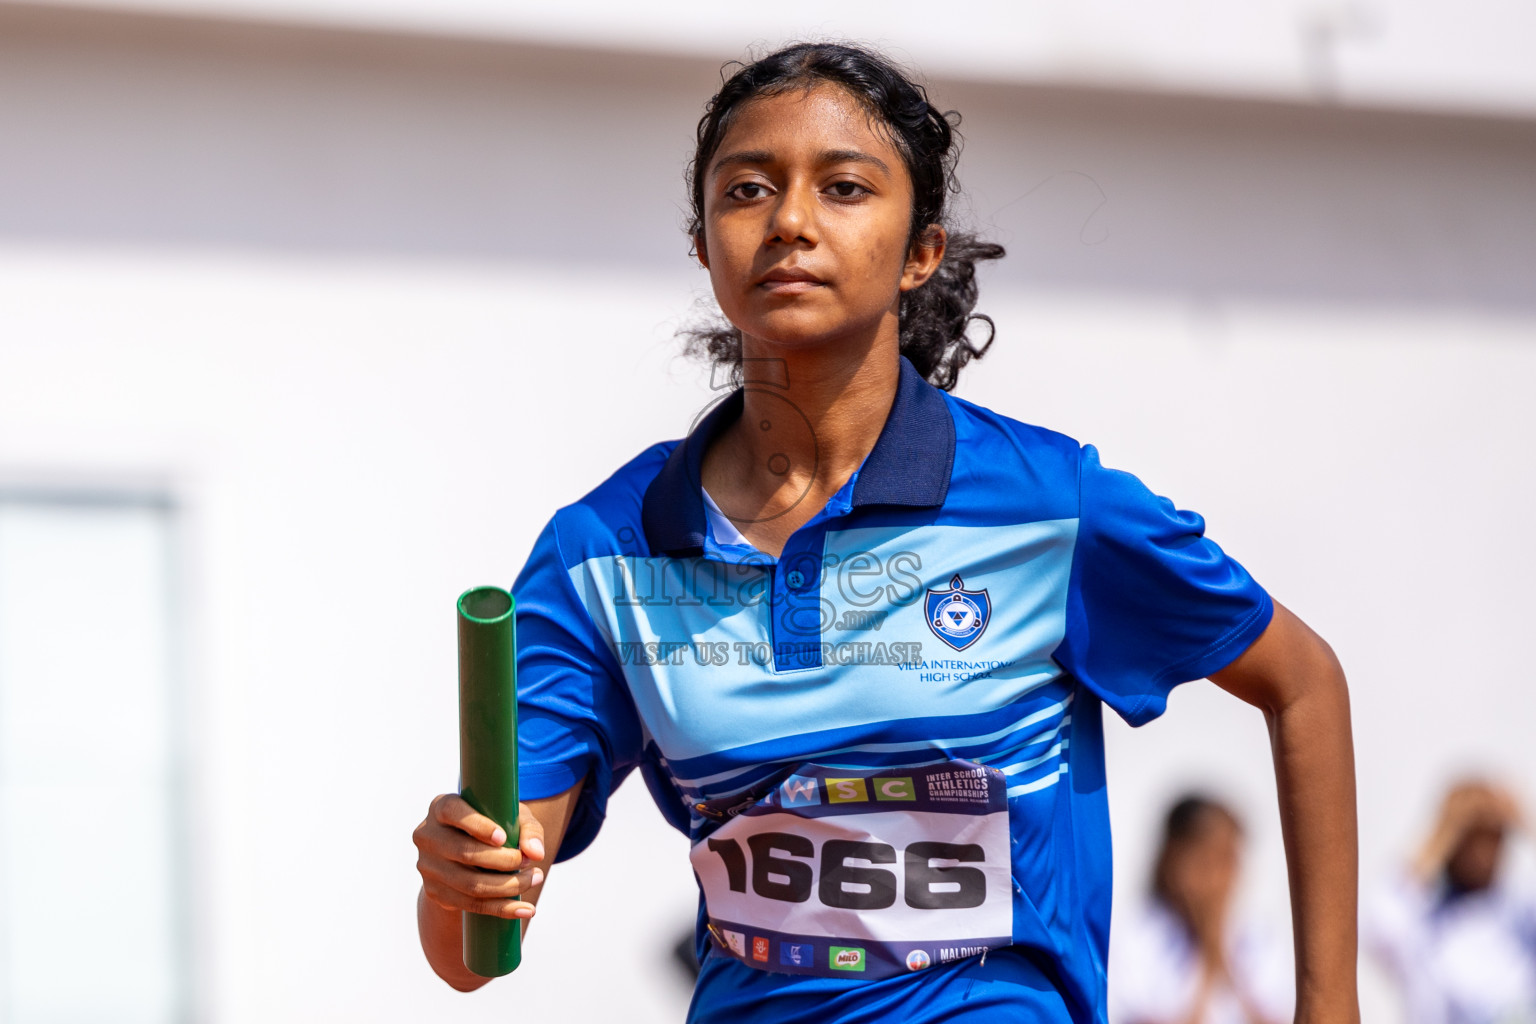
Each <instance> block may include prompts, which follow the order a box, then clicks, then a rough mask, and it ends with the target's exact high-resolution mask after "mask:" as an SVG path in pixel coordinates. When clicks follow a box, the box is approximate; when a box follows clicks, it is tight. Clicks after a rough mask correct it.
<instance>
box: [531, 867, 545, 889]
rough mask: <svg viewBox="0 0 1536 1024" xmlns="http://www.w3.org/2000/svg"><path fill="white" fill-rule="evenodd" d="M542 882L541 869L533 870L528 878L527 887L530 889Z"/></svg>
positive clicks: (542, 873) (542, 872)
mask: <svg viewBox="0 0 1536 1024" xmlns="http://www.w3.org/2000/svg"><path fill="white" fill-rule="evenodd" d="M542 881H544V871H543V869H542V868H534V869H533V872H532V873H531V874H530V875H529V876H528V887H529V888H530V889H531V888H533V887H534V886H536V885H538V884H539V883H540V882H542Z"/></svg>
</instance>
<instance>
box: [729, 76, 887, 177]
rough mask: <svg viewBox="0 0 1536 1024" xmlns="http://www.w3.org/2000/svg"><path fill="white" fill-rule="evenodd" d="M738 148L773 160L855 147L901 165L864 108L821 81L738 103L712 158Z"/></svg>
mask: <svg viewBox="0 0 1536 1024" xmlns="http://www.w3.org/2000/svg"><path fill="white" fill-rule="evenodd" d="M740 150H766V151H768V152H770V153H772V154H773V156H774V157H775V158H777V159H781V160H789V159H794V158H795V157H797V156H803V155H812V154H816V153H821V152H827V151H839V150H860V151H862V152H865V153H868V154H869V155H871V156H875V157H879V158H880V159H881V160H884V161H885V162H886V164H887V165H888V166H890V167H891V168H892V169H893V170H894V169H895V168H897V167H901V166H904V164H903V163H902V160H901V155H900V153H898V152H897V150H896V147H895V146H893V145H892V144H891V141H890V138H889V136H888V135H887V133H886V132H885V131H884V130H883V126H882V125H880V124H879V122H878V120H877V119H876V118H874V117H872V116H871V115H870V112H869V110H868V109H867V108H866V107H865V106H864V105H863V104H861V103H860V102H859V101H858V100H857V99H855V98H854V97H853V95H852V94H851V93H849V92H848V91H847V90H846V89H843V88H842V87H841V86H837V85H832V84H829V83H820V84H817V85H813V86H810V87H809V88H806V87H801V86H791V87H790V88H789V89H787V90H785V91H783V92H778V93H771V94H769V95H767V96H758V97H756V98H754V99H751V100H748V101H747V102H746V103H744V104H742V106H741V107H740V109H738V110H737V111H736V114H735V116H734V117H733V118H732V119H731V125H730V127H729V128H728V129H727V130H726V133H725V136H724V137H723V138H722V139H721V140H720V146H719V148H718V149H716V151H715V159H716V160H718V159H719V158H720V157H722V156H725V155H727V154H730V153H733V152H737V151H740Z"/></svg>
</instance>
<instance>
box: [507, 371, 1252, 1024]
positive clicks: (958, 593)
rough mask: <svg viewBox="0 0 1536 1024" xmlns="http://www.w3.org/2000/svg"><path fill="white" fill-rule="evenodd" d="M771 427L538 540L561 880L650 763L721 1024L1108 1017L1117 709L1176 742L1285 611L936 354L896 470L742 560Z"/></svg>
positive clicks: (537, 699)
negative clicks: (685, 857) (747, 468)
mask: <svg viewBox="0 0 1536 1024" xmlns="http://www.w3.org/2000/svg"><path fill="white" fill-rule="evenodd" d="M755 386H758V385H752V384H749V385H748V388H751V387H755ZM742 408H743V394H742V392H741V391H737V392H736V393H734V394H733V395H731V396H730V397H729V398H727V399H726V400H724V401H722V402H721V403H720V404H719V405H717V406H716V407H715V408H714V409H713V410H712V411H711V412H710V413H709V414H708V415H707V416H705V417H704V419H703V420H702V421H701V422H700V423H699V425H698V427H697V429H695V430H694V431H693V433H691V434H690V435H689V436H688V437H687V438H685V439H683V440H682V441H669V442H664V443H661V444H657V445H654V446H653V447H651V448H648V449H646V450H645V451H644V452H642V453H641V454H640V455H639V456H637V457H636V458H635V459H633V460H632V461H630V462H629V463H628V464H626V465H625V466H623V467H622V468H620V469H619V470H618V472H616V473H615V474H614V475H613V476H611V477H610V478H609V479H608V480H606V481H605V482H603V483H602V484H601V485H600V486H599V487H597V488H596V489H595V490H593V491H592V492H591V493H590V494H588V495H587V496H586V497H584V498H582V499H581V500H580V501H578V502H576V503H575V504H573V505H570V506H567V507H565V508H563V509H560V510H559V511H558V512H557V513H556V514H555V515H554V517H553V519H551V520H550V522H549V524H548V525H547V526H546V527H545V529H544V531H543V533H542V534H541V535H540V537H539V539H538V541H537V542H536V544H535V546H534V550H533V552H532V554H531V556H530V558H529V560H528V563H527V565H526V566H525V568H524V569H523V571H522V573H521V574H520V575H519V577H518V579H517V581H516V583H515V584H514V588H513V589H514V593H515V595H516V598H517V641H518V688H519V692H518V711H519V717H520V724H519V748H520V757H521V785H522V793H523V797H524V799H538V798H541V797H548V796H553V795H555V794H558V793H561V792H563V791H565V790H566V789H568V788H570V787H571V786H573V785H576V784H577V783H578V782H582V780H585V782H584V784H583V790H582V795H581V799H580V802H579V805H578V807H577V810H576V814H575V818H574V820H573V822H572V824H571V828H570V831H569V833H568V834H567V836H566V839H565V841H564V843H563V845H562V847H561V849H560V853H559V857H560V859H562V860H563V859H565V858H568V857H571V856H574V855H576V854H578V853H579V852H581V850H583V849H584V848H585V847H586V846H587V845H588V844H589V843H590V842H591V841H592V839H593V838H594V837H595V836H596V834H597V832H598V829H599V828H600V826H601V824H602V821H603V816H604V812H605V808H606V805H607V802H608V798H609V795H610V794H611V793H612V792H613V790H614V787H616V786H617V785H619V783H620V782H622V781H623V780H624V778H625V777H627V776H628V775H629V774H630V773H631V772H632V771H634V770H635V769H639V771H640V774H641V776H642V777H643V778H644V779H645V781H646V784H647V786H648V787H649V788H650V791H651V794H652V796H653V797H654V798H655V801H656V804H657V806H658V807H659V808H660V810H661V813H662V814H663V815H664V816H665V818H666V819H667V821H669V822H670V823H671V824H672V825H674V826H675V827H676V828H678V829H679V830H680V831H682V832H684V833H686V834H687V835H688V836H689V838H690V840H691V841H692V842H693V844H694V849H695V854H694V865H695V872H696V874H697V875H698V876H699V878H700V882H701V886H703V887H705V889H706V890H707V891H708V893H709V898H708V899H707V900H706V899H704V898H703V897H702V896H701V907H700V929H699V949H700V953H701V957H702V972H701V975H700V978H699V983H698V987H697V989H696V991H695V996H694V1004H693V1008H692V1011H691V1014H690V1019H696V1020H731V1021H733V1022H741V1024H745V1022H753V1021H759V1020H761V1021H765V1022H768V1021H771V1022H773V1024H789V1022H792V1021H801V1020H804V1021H826V1020H833V1019H836V1020H849V1021H854V1020H871V1021H874V1020H883V1019H890V1018H892V1017H897V1016H900V1017H902V1018H904V1019H907V1020H909V1021H924V1020H957V1019H969V1018H970V1016H975V1018H976V1019H978V1020H980V1019H996V1018H997V1015H998V1014H999V1013H1001V1012H1004V1011H1006V1012H1011V1013H1015V1014H1019V1013H1025V1014H1032V1016H1021V1017H1019V1018H1018V1019H1028V1020H1037V1021H1042V1022H1044V1021H1051V1022H1055V1021H1062V1022H1065V1021H1072V1022H1100V1024H1102V1022H1103V1021H1104V1020H1105V1009H1104V1001H1105V995H1104V993H1105V978H1104V972H1105V964H1106V962H1107V946H1108V933H1109V908H1110V876H1111V856H1110V836H1109V817H1108V804H1107V800H1106V796H1105V780H1104V755H1103V738H1102V723H1101V708H1102V706H1103V705H1106V704H1107V705H1108V706H1109V707H1110V708H1112V709H1113V710H1114V711H1115V712H1116V713H1118V714H1119V715H1120V716H1121V717H1122V718H1124V719H1125V720H1127V721H1128V722H1130V723H1131V724H1133V725H1139V724H1141V723H1143V722H1146V721H1149V720H1150V719H1152V718H1155V717H1157V716H1158V715H1159V714H1161V713H1162V711H1163V709H1164V707H1165V705H1166V701H1167V697H1168V693H1169V691H1170V690H1171V689H1172V688H1173V687H1174V686H1175V685H1177V684H1178V683H1181V682H1184V681H1186V680H1191V679H1198V678H1201V677H1204V676H1207V675H1209V674H1211V673H1213V672H1215V671H1217V670H1219V669H1221V668H1223V667H1225V666H1226V665H1228V664H1229V663H1230V662H1231V661H1232V660H1233V659H1234V658H1236V657H1237V655H1238V654H1240V653H1241V652H1242V651H1243V650H1245V649H1246V648H1247V647H1248V645H1249V644H1250V643H1252V642H1253V641H1254V640H1255V639H1256V638H1257V637H1258V636H1259V634H1260V633H1262V632H1263V630H1264V629H1265V627H1266V626H1267V625H1268V623H1269V620H1270V617H1271V614H1272V604H1271V602H1270V599H1269V597H1268V596H1267V595H1266V594H1265V592H1264V591H1263V589H1262V588H1260V587H1259V586H1258V585H1257V584H1256V583H1255V582H1254V581H1253V579H1252V578H1251V577H1250V576H1249V575H1248V573H1247V572H1246V571H1245V570H1244V569H1243V568H1242V566H1240V565H1239V564H1238V563H1237V562H1235V561H1234V560H1233V559H1231V558H1230V557H1228V556H1227V555H1226V554H1224V553H1223V552H1222V550H1221V549H1220V548H1218V547H1217V546H1216V544H1215V543H1214V542H1212V541H1210V540H1209V539H1207V538H1206V537H1205V535H1204V525H1205V524H1204V522H1203V520H1202V519H1201V517H1200V516H1198V515H1195V514H1194V513H1191V512H1186V511H1180V510H1178V509H1176V508H1175V506H1174V505H1173V504H1172V503H1171V502H1169V501H1168V500H1167V499H1164V498H1159V497H1157V496H1156V495H1154V494H1153V493H1152V492H1150V491H1149V490H1148V489H1147V488H1146V487H1145V486H1143V485H1142V483H1141V482H1140V481H1139V480H1137V479H1136V478H1135V477H1133V476H1131V475H1129V474H1126V473H1123V472H1119V471H1116V470H1112V469H1107V468H1105V467H1104V466H1103V465H1101V464H1100V462H1099V456H1098V453H1097V452H1096V451H1095V450H1094V449H1093V448H1092V447H1091V446H1083V445H1079V444H1078V443H1077V442H1075V441H1073V440H1071V439H1070V438H1067V437H1064V436H1062V435H1060V434H1056V433H1053V432H1051V431H1048V430H1043V429H1040V428H1038V427H1033V426H1029V425H1026V424H1023V423H1019V422H1016V421H1014V420H1011V419H1009V418H1007V417H1005V416H1000V415H998V414H996V413H994V412H991V411H989V410H987V409H984V408H981V407H979V406H976V405H973V404H971V403H969V402H965V401H963V400H960V399H957V398H955V397H953V396H952V395H948V394H946V393H944V392H942V391H940V390H938V389H936V388H934V387H933V386H931V385H930V384H928V383H927V382H926V381H925V380H923V379H922V377H921V376H920V375H919V374H918V373H917V372H916V370H914V369H913V368H912V366H911V364H910V363H908V362H907V361H906V360H905V359H902V361H901V374H900V382H899V385H898V390H897V394H896V397H895V401H894V404H893V406H892V408H891V411H890V413H889V415H888V417H887V420H886V423H885V425H884V428H883V430H882V432H881V434H880V436H879V439H878V440H877V442H876V443H875V446H874V448H873V449H872V450H871V451H870V453H869V455H868V456H867V457H866V459H865V460H864V462H863V464H862V465H861V467H860V468H859V470H858V472H857V473H856V474H855V475H854V476H853V477H852V478H851V479H850V480H849V481H848V482H847V483H846V484H845V485H844V486H843V487H842V488H841V489H840V490H839V491H838V492H837V493H836V494H835V495H834V496H833V497H832V498H831V499H830V500H829V501H828V502H827V504H826V506H825V507H824V508H822V509H820V510H819V511H818V512H817V513H816V514H815V515H814V516H812V517H811V519H810V520H809V521H808V522H806V523H805V525H803V526H802V527H800V529H798V530H796V531H795V533H794V534H793V535H792V536H791V537H790V538H789V540H788V542H787V543H786V544H785V546H784V550H783V552H782V554H781V555H780V556H779V557H778V558H777V559H775V558H771V557H768V556H765V555H764V554H762V553H761V552H758V551H756V550H754V549H752V548H751V547H750V546H748V545H744V544H741V543H721V542H719V541H718V540H717V538H716V537H715V536H714V532H713V531H712V530H711V529H710V527H709V517H708V516H707V514H706V508H705V504H704V499H703V496H702V493H701V486H700V465H701V462H702V459H703V455H704V451H705V449H706V448H707V446H708V444H709V443H710V441H711V439H712V438H713V437H714V436H716V435H717V434H718V433H719V432H720V431H722V430H723V429H724V428H726V427H727V426H729V425H730V424H731V423H732V422H733V421H734V420H735V419H737V418H738V417H739V416H740V415H741V411H742ZM754 830H755V831H754ZM923 830H927V831H926V832H925V831H923ZM711 886H713V887H714V888H710V887H711ZM709 903H713V904H715V905H714V906H709V905H707V904H709ZM941 921H943V922H948V923H945V924H943V925H942V926H941V925H940V924H938V923H937V922H941ZM929 922H935V923H934V924H932V925H931V926H930V924H929ZM946 929H947V930H946ZM966 929H970V931H967V930H966ZM928 931H932V932H933V934H934V935H938V936H940V938H938V939H933V938H932V936H930V935H928V934H927V932H928ZM946 936H947V937H946ZM957 936H958V937H959V938H957ZM930 939H932V941H930Z"/></svg>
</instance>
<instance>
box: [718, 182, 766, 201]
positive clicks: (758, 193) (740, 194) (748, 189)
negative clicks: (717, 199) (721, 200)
mask: <svg viewBox="0 0 1536 1024" xmlns="http://www.w3.org/2000/svg"><path fill="white" fill-rule="evenodd" d="M725 194H726V195H728V196H730V197H731V198H732V199H744V200H751V199H762V198H763V197H764V196H766V195H767V194H768V186H766V185H763V184H761V183H759V182H756V181H744V182H742V183H741V184H740V185H732V186H731V187H730V188H728V189H726V190H725Z"/></svg>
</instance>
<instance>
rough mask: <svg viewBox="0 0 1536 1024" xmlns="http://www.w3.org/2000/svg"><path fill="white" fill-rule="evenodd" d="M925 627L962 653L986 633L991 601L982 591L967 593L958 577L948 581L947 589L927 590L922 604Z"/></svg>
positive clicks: (968, 591) (990, 612)
mask: <svg viewBox="0 0 1536 1024" xmlns="http://www.w3.org/2000/svg"><path fill="white" fill-rule="evenodd" d="M924 607H925V610H926V611H927V613H928V628H929V629H931V630H933V635H934V636H936V637H938V638H939V639H940V640H943V641H944V642H945V643H946V644H949V646H951V647H953V648H954V649H955V650H957V651H963V650H965V649H966V648H967V647H969V646H971V644H973V643H975V642H976V641H977V640H978V639H980V637H981V634H982V633H984V632H986V629H987V620H989V619H990V618H991V617H992V602H991V600H990V599H989V598H988V597H987V592H986V591H985V590H966V589H965V581H964V580H962V579H961V578H960V577H959V576H955V577H953V578H952V579H951V580H950V581H949V589H948V590H930V591H928V600H927V602H926V603H925V606H924Z"/></svg>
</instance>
